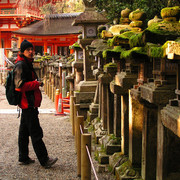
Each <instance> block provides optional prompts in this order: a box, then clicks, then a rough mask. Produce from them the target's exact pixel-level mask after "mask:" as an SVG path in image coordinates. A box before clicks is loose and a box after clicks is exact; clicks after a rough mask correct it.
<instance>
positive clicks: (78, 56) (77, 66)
mask: <svg viewBox="0 0 180 180" xmlns="http://www.w3.org/2000/svg"><path fill="white" fill-rule="evenodd" d="M72 48H73V49H74V51H75V52H74V54H75V61H74V62H73V63H72V73H73V74H74V76H75V82H74V86H75V90H76V89H77V88H76V87H77V85H78V83H79V82H80V81H82V80H83V79H84V77H83V50H82V49H81V48H80V46H79V44H77V43H75V44H74V45H73V46H72Z"/></svg>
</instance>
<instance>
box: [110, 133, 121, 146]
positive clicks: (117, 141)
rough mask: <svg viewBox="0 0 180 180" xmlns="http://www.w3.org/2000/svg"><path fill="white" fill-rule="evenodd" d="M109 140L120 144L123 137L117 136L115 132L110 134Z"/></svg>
mask: <svg viewBox="0 0 180 180" xmlns="http://www.w3.org/2000/svg"><path fill="white" fill-rule="evenodd" d="M109 140H113V141H114V142H115V144H120V142H121V139H120V138H119V137H116V136H115V134H110V137H109Z"/></svg>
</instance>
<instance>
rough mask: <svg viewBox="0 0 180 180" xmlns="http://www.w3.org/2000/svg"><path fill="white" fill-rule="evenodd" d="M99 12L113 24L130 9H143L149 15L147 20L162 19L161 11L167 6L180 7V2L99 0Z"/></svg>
mask: <svg viewBox="0 0 180 180" xmlns="http://www.w3.org/2000/svg"><path fill="white" fill-rule="evenodd" d="M96 5H97V10H98V11H99V12H103V11H105V12H106V14H107V18H108V19H109V20H110V21H111V22H112V21H113V19H115V18H120V16H121V11H122V10H123V9H125V8H129V9H131V10H132V11H133V10H136V9H142V10H143V11H144V12H145V13H146V14H147V20H149V19H152V18H153V17H154V16H155V15H158V16H159V17H160V12H161V9H162V8H164V7H167V6H179V5H180V1H179V0H151V1H149V0H97V2H96Z"/></svg>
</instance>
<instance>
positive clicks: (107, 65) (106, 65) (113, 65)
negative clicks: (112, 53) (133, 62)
mask: <svg viewBox="0 0 180 180" xmlns="http://www.w3.org/2000/svg"><path fill="white" fill-rule="evenodd" d="M108 67H114V68H117V64H116V63H108V64H105V65H104V69H106V68H108Z"/></svg>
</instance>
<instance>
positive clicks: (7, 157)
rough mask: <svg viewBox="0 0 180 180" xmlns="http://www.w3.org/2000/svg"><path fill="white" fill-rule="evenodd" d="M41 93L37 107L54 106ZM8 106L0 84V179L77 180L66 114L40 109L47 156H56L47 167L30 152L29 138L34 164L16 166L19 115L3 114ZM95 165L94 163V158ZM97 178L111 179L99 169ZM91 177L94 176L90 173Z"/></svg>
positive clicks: (9, 107) (10, 107)
mask: <svg viewBox="0 0 180 180" xmlns="http://www.w3.org/2000/svg"><path fill="white" fill-rule="evenodd" d="M42 94H43V101H42V105H41V108H40V110H41V109H54V103H53V102H52V101H51V100H50V99H49V97H47V95H45V94H44V92H43V91H42ZM6 109H16V107H15V106H10V105H9V104H8V102H7V100H6V97H5V89H4V86H2V85H0V110H1V114H0V180H13V179H18V180H44V179H46V180H77V179H80V178H79V177H77V159H76V152H75V144H74V142H75V141H74V136H73V135H72V128H71V122H70V119H69V115H66V116H55V115H54V113H49V114H48V113H40V114H39V119H40V124H41V127H42V129H43V132H44V138H43V140H44V142H45V145H46V147H47V150H48V153H49V156H50V157H58V159H59V160H58V161H57V163H56V164H55V165H54V166H53V167H52V168H51V169H44V168H43V167H41V166H40V164H39V162H38V160H37V158H36V155H35V154H34V151H33V148H32V145H31V142H30V144H29V155H30V157H31V158H33V159H35V163H34V164H30V165H26V166H22V165H21V166H20V165H19V164H18V128H19V121H20V119H19V118H17V114H7V113H6V114H5V113H3V112H5V110H6ZM95 164H96V165H95V166H96V167H95V168H97V163H96V162H95ZM98 178H99V180H111V179H113V178H112V176H110V175H109V174H107V173H104V174H102V173H99V174H98ZM92 179H94V176H93V175H92Z"/></svg>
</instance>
